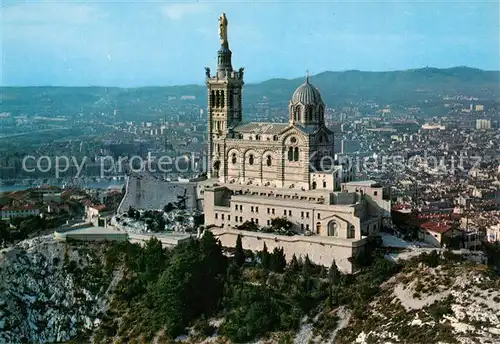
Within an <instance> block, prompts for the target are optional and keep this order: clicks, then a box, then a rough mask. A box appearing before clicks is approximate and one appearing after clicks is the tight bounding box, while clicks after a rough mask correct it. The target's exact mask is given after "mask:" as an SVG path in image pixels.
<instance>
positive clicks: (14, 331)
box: [0, 236, 120, 344]
mask: <svg viewBox="0 0 500 344" xmlns="http://www.w3.org/2000/svg"><path fill="white" fill-rule="evenodd" d="M104 249H105V246H104V245H98V244H82V243H80V244H78V245H77V246H73V245H71V244H65V243H56V242H54V241H53V240H52V238H51V236H47V237H39V238H36V239H32V240H26V241H23V242H22V243H20V244H19V245H17V246H15V247H13V248H9V249H5V250H3V251H2V252H1V253H0V343H9V344H16V343H20V344H21V343H54V342H65V341H67V340H69V339H70V338H75V337H78V336H79V335H82V334H88V333H89V332H90V331H92V330H93V329H94V328H95V327H97V326H99V321H100V315H101V313H102V312H103V311H104V310H105V308H106V300H107V299H108V293H109V290H110V288H111V287H112V286H113V285H114V283H116V281H117V280H119V278H120V275H119V273H113V272H110V271H105V270H104V264H103V261H102V257H103V252H104Z"/></svg>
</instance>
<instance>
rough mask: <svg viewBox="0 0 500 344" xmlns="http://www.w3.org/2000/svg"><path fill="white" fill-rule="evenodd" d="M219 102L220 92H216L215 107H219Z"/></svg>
mask: <svg viewBox="0 0 500 344" xmlns="http://www.w3.org/2000/svg"><path fill="white" fill-rule="evenodd" d="M219 101H220V93H219V90H217V91H216V92H215V107H219V104H220V103H219Z"/></svg>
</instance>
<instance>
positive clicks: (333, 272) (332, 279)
mask: <svg viewBox="0 0 500 344" xmlns="http://www.w3.org/2000/svg"><path fill="white" fill-rule="evenodd" d="M340 277H341V274H340V271H339V268H338V267H337V263H336V262H335V259H334V260H333V262H332V265H331V266H330V269H328V282H329V283H330V285H329V287H328V304H329V306H330V307H332V306H333V305H334V304H335V303H336V300H334V295H333V288H334V287H336V286H337V285H338V283H339V282H340Z"/></svg>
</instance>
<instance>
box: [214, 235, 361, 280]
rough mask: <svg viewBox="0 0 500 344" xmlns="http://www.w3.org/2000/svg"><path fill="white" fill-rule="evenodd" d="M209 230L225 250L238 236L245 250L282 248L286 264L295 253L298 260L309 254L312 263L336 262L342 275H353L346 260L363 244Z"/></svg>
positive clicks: (349, 241)
mask: <svg viewBox="0 0 500 344" xmlns="http://www.w3.org/2000/svg"><path fill="white" fill-rule="evenodd" d="M211 231H212V233H213V234H214V236H215V237H217V238H218V239H219V240H220V241H221V244H222V246H224V247H234V246H235V245H236V238H237V237H238V234H239V235H241V241H242V244H243V248H244V249H245V250H251V251H261V250H262V248H263V247H264V243H266V246H267V249H268V251H269V252H272V251H273V250H274V248H275V247H278V248H281V247H282V248H283V251H284V253H285V256H286V260H287V261H290V260H291V259H292V256H293V255H294V254H295V256H296V257H297V258H299V257H302V258H304V257H305V256H306V255H309V258H310V259H311V261H312V262H314V263H316V264H319V265H323V266H326V267H329V266H330V265H331V264H332V261H333V260H334V259H335V262H336V263H337V266H338V268H339V269H340V270H341V271H343V272H345V273H352V272H353V271H352V270H353V267H352V264H351V262H350V261H349V258H350V257H352V256H353V254H355V253H356V252H358V251H361V250H363V249H364V245H365V240H364V239H362V240H357V241H352V240H341V239H338V240H336V239H333V238H330V237H318V236H314V237H306V236H299V235H295V236H281V235H274V234H269V233H258V232H249V231H240V230H231V229H225V230H224V229H217V228H213V229H211Z"/></svg>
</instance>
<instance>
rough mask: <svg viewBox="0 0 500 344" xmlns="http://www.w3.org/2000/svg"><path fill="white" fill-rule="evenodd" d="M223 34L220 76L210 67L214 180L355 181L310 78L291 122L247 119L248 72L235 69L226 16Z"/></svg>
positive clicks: (315, 184)
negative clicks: (337, 158)
mask: <svg viewBox="0 0 500 344" xmlns="http://www.w3.org/2000/svg"><path fill="white" fill-rule="evenodd" d="M219 35H220V43H221V47H220V49H219V51H218V59H217V61H218V65H217V71H216V73H215V75H210V70H209V69H208V68H206V71H207V73H206V85H207V91H208V128H209V129H208V155H209V168H208V176H209V177H210V178H212V177H215V178H218V180H219V181H220V182H222V183H230V184H246V185H256V186H269V187H284V188H290V189H299V190H309V189H318V188H323V189H328V190H333V189H338V188H339V187H340V185H339V182H347V181H350V180H351V178H352V171H349V170H346V169H342V168H340V166H335V165H334V151H333V132H332V131H330V130H329V129H328V128H327V127H326V126H325V104H324V103H323V100H322V99H321V94H320V93H319V91H318V90H317V89H316V88H315V87H314V86H313V85H312V84H311V83H310V81H309V77H308V76H307V77H306V79H305V81H304V83H303V84H302V85H300V86H299V87H298V88H297V90H296V91H295V92H294V93H293V95H292V97H291V100H290V103H289V105H288V113H289V115H288V122H286V123H265V122H244V121H243V116H242V108H241V97H242V92H241V91H242V87H243V68H240V69H239V71H234V70H233V68H232V65H231V50H229V43H228V40H227V18H226V16H225V15H222V16H221V18H220V19H219ZM332 170H334V173H332Z"/></svg>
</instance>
